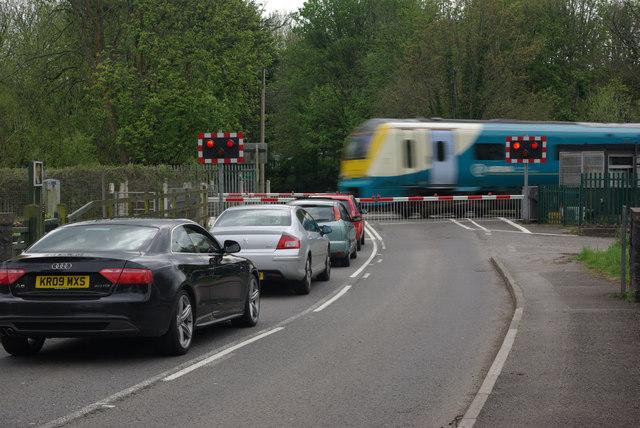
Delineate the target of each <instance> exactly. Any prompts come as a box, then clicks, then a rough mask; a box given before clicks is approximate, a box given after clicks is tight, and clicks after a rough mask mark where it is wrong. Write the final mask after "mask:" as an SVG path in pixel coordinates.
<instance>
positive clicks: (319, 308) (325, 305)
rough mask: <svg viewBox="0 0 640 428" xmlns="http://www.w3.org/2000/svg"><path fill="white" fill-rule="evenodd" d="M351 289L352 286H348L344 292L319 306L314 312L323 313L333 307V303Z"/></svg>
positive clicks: (341, 291)
mask: <svg viewBox="0 0 640 428" xmlns="http://www.w3.org/2000/svg"><path fill="white" fill-rule="evenodd" d="M349 289H351V286H350V285H346V286H345V287H344V288H343V289H342V290H340V292H339V293H338V294H336V295H335V296H333V297H332V298H331V299H329V300H327V301H326V302H324V303H323V304H322V305H320V306H318V307H317V308H316V309H314V310H313V312H320V311H323V310H324V309H326V308H327V307H328V306H329V305H331V304H332V303H333V302H335V301H336V300H338V299H339V298H341V297H342V296H343V295H344V294H345V293H346V292H347V291H349Z"/></svg>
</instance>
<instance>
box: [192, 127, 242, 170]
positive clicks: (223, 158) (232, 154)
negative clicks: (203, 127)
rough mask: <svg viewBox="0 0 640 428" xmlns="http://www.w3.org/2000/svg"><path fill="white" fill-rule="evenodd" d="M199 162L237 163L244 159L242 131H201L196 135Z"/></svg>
mask: <svg viewBox="0 0 640 428" xmlns="http://www.w3.org/2000/svg"><path fill="white" fill-rule="evenodd" d="M198 161H199V162H200V163H237V162H243V161H244V150H243V138H242V133H239V132H237V133H235V132H234V133H223V132H219V133H211V134H209V133H206V134H205V133H203V134H200V135H198Z"/></svg>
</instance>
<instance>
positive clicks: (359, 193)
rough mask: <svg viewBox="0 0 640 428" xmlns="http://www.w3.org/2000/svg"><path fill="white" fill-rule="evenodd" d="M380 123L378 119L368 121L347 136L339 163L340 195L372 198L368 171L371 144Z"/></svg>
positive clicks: (373, 188)
mask: <svg viewBox="0 0 640 428" xmlns="http://www.w3.org/2000/svg"><path fill="white" fill-rule="evenodd" d="M380 123H381V121H380V120H379V119H372V120H369V121H367V122H365V123H364V124H363V125H362V126H360V127H359V128H358V129H356V130H355V131H354V132H352V133H351V135H349V138H348V139H347V143H346V145H345V147H344V151H343V152H342V161H341V162H340V176H339V178H338V191H339V192H340V193H349V194H352V195H354V196H355V197H357V198H370V197H372V196H374V194H375V193H374V192H375V188H376V187H375V186H374V183H373V180H372V179H371V177H369V176H368V171H369V168H370V166H371V162H372V159H371V154H370V152H371V143H372V140H373V137H374V135H375V131H376V128H377V127H378V126H379V125H380Z"/></svg>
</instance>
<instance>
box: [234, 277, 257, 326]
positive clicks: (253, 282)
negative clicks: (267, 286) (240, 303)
mask: <svg viewBox="0 0 640 428" xmlns="http://www.w3.org/2000/svg"><path fill="white" fill-rule="evenodd" d="M248 288H249V290H248V292H247V298H246V300H245V304H244V313H243V314H242V316H241V317H239V318H234V319H232V320H231V323H232V324H233V325H234V326H237V327H253V326H255V325H256V324H258V318H259V317H260V284H259V282H258V279H257V278H256V277H255V276H254V275H251V276H250V277H249V286H248Z"/></svg>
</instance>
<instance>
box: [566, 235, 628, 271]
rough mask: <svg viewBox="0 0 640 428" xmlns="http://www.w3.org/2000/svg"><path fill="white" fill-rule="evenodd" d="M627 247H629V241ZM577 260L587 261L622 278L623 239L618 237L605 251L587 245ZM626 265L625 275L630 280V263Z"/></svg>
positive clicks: (596, 268)
mask: <svg viewBox="0 0 640 428" xmlns="http://www.w3.org/2000/svg"><path fill="white" fill-rule="evenodd" d="M627 248H629V245H628V242H627ZM576 260H580V261H582V262H585V263H586V264H587V266H589V267H590V268H592V269H595V270H598V271H600V272H603V273H604V274H606V275H608V276H610V277H614V278H620V275H621V272H622V270H621V269H622V241H621V240H620V239H619V238H618V239H617V240H616V242H614V243H613V244H612V245H611V246H610V247H609V248H607V249H606V250H604V251H602V250H594V249H591V248H588V247H585V248H583V249H582V251H581V252H580V254H578V255H577V256H576ZM625 266H626V273H625V277H626V281H627V282H628V281H629V263H626V264H625Z"/></svg>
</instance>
